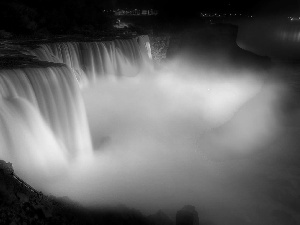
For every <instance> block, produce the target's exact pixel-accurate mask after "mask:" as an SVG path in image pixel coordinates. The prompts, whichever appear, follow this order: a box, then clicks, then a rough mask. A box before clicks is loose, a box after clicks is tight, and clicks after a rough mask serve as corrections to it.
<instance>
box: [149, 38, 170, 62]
mask: <svg viewBox="0 0 300 225" xmlns="http://www.w3.org/2000/svg"><path fill="white" fill-rule="evenodd" d="M149 38H150V43H151V54H152V58H153V60H154V62H155V63H157V64H160V63H162V62H163V61H164V60H165V59H166V57H167V51H168V47H169V42H170V35H169V34H161V35H150V36H149Z"/></svg>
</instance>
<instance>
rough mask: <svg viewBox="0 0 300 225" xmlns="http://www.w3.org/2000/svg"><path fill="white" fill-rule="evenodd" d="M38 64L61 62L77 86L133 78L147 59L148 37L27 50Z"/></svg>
mask: <svg viewBox="0 0 300 225" xmlns="http://www.w3.org/2000/svg"><path fill="white" fill-rule="evenodd" d="M29 54H31V55H34V56H36V57H37V58H38V59H39V60H41V61H48V62H55V63H64V64H66V65H67V66H69V67H70V68H71V70H72V71H73V74H74V75H75V77H76V79H77V80H78V82H79V84H80V85H85V84H87V83H89V82H93V81H95V80H97V79H98V78H102V77H106V78H115V77H121V76H136V75H137V74H138V73H139V72H140V71H141V69H142V68H144V66H145V64H146V63H148V62H149V61H150V60H151V58H152V56H151V49H150V43H149V38H148V36H139V37H136V38H131V39H125V40H119V39H117V40H113V41H103V42H57V43H46V44H41V45H39V46H38V47H37V48H35V49H32V50H30V51H29Z"/></svg>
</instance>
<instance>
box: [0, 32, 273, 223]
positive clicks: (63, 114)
mask: <svg viewBox="0 0 300 225" xmlns="http://www.w3.org/2000/svg"><path fill="white" fill-rule="evenodd" d="M192 47H194V46H192ZM26 53H27V54H31V55H34V56H36V57H37V58H38V59H39V60H41V61H48V62H52V63H50V64H49V65H48V66H45V67H40V66H39V67H37V66H36V67H34V66H32V67H26V68H18V69H2V70H0V96H1V99H0V126H1V127H0V158H3V159H4V160H7V161H11V162H12V163H13V164H14V167H15V169H16V171H17V174H20V175H23V174H22V172H23V171H24V174H25V175H24V176H22V178H24V180H26V181H28V182H29V183H30V184H32V186H33V187H35V188H37V189H40V190H43V191H45V192H46V193H47V192H48V193H49V192H51V193H52V194H54V195H56V196H65V195H67V196H69V197H70V198H71V199H73V200H76V201H78V202H80V203H82V204H87V205H89V206H91V205H93V204H96V205H98V204H103V205H106V204H108V205H110V204H114V203H116V204H119V203H122V204H126V205H128V206H130V207H137V208H139V209H140V210H142V211H144V212H147V211H148V212H151V211H152V212H153V210H157V209H158V208H162V209H167V210H169V212H170V211H173V212H174V210H176V209H178V208H180V207H182V205H183V204H187V203H188V204H193V205H196V206H197V207H202V206H203V205H204V207H206V206H207V208H206V209H204V213H205V210H206V211H207V213H208V215H211V218H213V222H215V221H216V223H215V224H223V223H224V221H226V223H227V224H242V223H234V222H232V221H235V220H234V219H235V215H236V214H240V215H239V217H240V218H244V216H243V215H244V214H245V215H247V216H248V212H251V211H253V209H255V210H257V209H260V211H259V213H253V216H252V218H251V220H252V221H255V222H260V221H261V215H266V214H267V213H269V203H270V202H271V200H270V201H267V202H265V201H263V202H262V201H261V200H257V196H258V194H262V193H260V192H259V191H260V190H257V189H256V188H257V187H256V186H255V185H253V184H256V183H259V184H262V185H265V186H266V187H268V188H273V185H269V184H267V183H266V179H265V177H267V176H269V177H271V176H273V174H274V173H273V171H272V170H271V169H269V167H265V166H264V164H263V163H262V164H260V163H259V161H257V162H256V161H255V159H252V158H251V157H250V158H248V159H247V158H244V159H243V160H234V159H233V158H232V161H230V160H231V156H232V155H234V156H235V155H237V157H240V156H241V155H247V154H249V155H251V154H253V155H254V154H255V153H256V152H259V151H260V150H261V148H263V147H264V146H265V145H268V144H269V143H270V140H273V137H274V136H275V135H277V134H276V132H277V129H278V127H277V123H276V119H277V118H276V115H275V113H274V111H275V110H274V104H273V102H274V101H275V100H276V93H277V91H275V90H273V87H272V85H271V86H270V87H269V88H267V91H265V92H263V91H262V89H263V79H264V78H263V75H264V74H263V73H261V74H259V76H257V75H256V72H255V71H254V70H253V71H254V72H253V71H250V70H245V71H241V70H233V69H231V68H226V69H227V70H226V69H223V68H222V70H218V69H212V68H209V69H208V68H207V65H206V67H204V66H203V67H202V64H201V65H192V63H191V64H187V65H184V63H183V62H184V60H183V59H182V58H180V57H179V59H177V61H176V60H174V61H172V62H170V63H169V64H167V65H166V67H164V68H163V69H162V70H159V71H154V70H146V69H145V70H143V69H144V67H147V63H148V62H151V49H150V44H149V39H148V37H146V36H142V37H137V38H133V39H127V40H115V41H109V42H60V43H47V44H41V45H39V46H38V47H37V48H35V49H31V50H26ZM53 62H54V63H53ZM56 63H60V64H56ZM62 64H64V65H62ZM199 64H200V63H199ZM212 65H213V64H212ZM143 72H145V73H143ZM146 72H147V73H146ZM137 74H141V75H143V74H145V75H144V76H139V77H140V79H119V78H122V77H123V76H134V75H137ZM147 75H151V76H147ZM102 78H103V79H102ZM111 79H113V81H111ZM115 79H116V80H117V82H115ZM97 80H99V82H95V81H97ZM89 84H91V85H90V86H89V87H88V88H82V89H80V88H79V87H82V86H85V85H89ZM276 88H277V87H276ZM276 88H275V89H276ZM82 99H83V100H82ZM249 100H250V101H249ZM247 104H248V106H247ZM86 115H87V116H86ZM87 119H88V122H89V125H90V127H88V124H87ZM224 124H225V125H224ZM90 133H91V135H90ZM90 139H93V141H94V140H96V143H94V142H93V144H94V146H93V147H94V148H95V150H97V149H99V150H100V151H94V152H93V153H94V154H91V155H92V157H81V156H85V155H86V154H89V153H91V152H92V150H93V147H92V145H91V141H90ZM68 156H69V157H68ZM70 156H71V157H73V159H74V158H75V159H77V160H69V159H70V158H71V157H70ZM225 156H227V157H229V160H226V157H225ZM258 158H259V159H260V158H261V157H258ZM266 158H267V157H266ZM11 159H13V160H11ZM224 159H225V160H224ZM218 160H220V161H218ZM24 168H25V169H24ZM253 168H254V169H253ZM53 170H54V171H53ZM55 171H56V173H55ZM261 171H264V173H265V176H260V174H261V173H260V174H259V175H257V174H256V172H261ZM37 172H41V174H40V175H41V176H39V177H36V176H35V174H36V173H37ZM64 172H65V173H66V174H64ZM56 174H59V175H60V176H59V177H58V179H56V180H55V179H49V177H51V176H53V175H55V176H56ZM245 177H246V178H249V179H252V178H253V179H252V180H249V181H248V180H247V179H246V180H245V179H244V178H245ZM41 178H45V179H43V181H44V182H41ZM56 178H57V177H56ZM254 179H255V180H254ZM250 181H251V182H250ZM253 181H255V182H253ZM257 181H258V182H257ZM266 190H267V189H266ZM266 192H267V191H266ZM224 193H226V194H224ZM267 197H268V196H267ZM263 199H268V198H263ZM248 202H249V204H247V203H248ZM220 203H222V204H220ZM255 210H254V211H255ZM211 212H212V213H211ZM236 212H237V213H236ZM262 212H263V214H262ZM171 213H172V212H171ZM210 213H211V214H210ZM231 214H232V215H234V216H230V215H231ZM257 215H258V216H257ZM250 216H251V215H250ZM228 217H231V218H233V220H231V218H228ZM247 218H248V217H247ZM214 220H215V221H214ZM267 220H268V219H266V220H264V221H263V222H262V223H253V224H273V223H267V222H266V223H264V222H265V221H267ZM218 222H219V223H218ZM244 224H249V223H244Z"/></svg>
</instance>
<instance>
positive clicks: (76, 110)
mask: <svg viewBox="0 0 300 225" xmlns="http://www.w3.org/2000/svg"><path fill="white" fill-rule="evenodd" d="M0 95H1V105H2V106H1V108H0V110H1V115H0V117H1V123H2V125H3V126H2V127H1V137H0V138H2V141H1V143H2V148H1V152H3V151H4V150H5V149H9V150H11V149H15V148H17V147H18V146H16V147H12V145H13V144H14V142H15V141H16V140H15V139H18V136H15V135H14V134H13V133H14V132H16V133H20V132H21V131H20V130H19V128H18V127H23V128H24V129H23V128H22V129H23V131H24V132H23V133H24V134H22V133H21V134H20V135H28V133H31V134H37V136H38V133H39V132H41V134H40V135H43V133H49V132H50V131H51V132H52V133H53V134H54V137H55V139H56V141H57V142H58V145H60V146H63V148H66V149H68V153H67V154H68V155H69V156H75V155H78V154H80V152H83V151H89V150H91V141H90V135H89V128H88V123H87V119H86V113H85V108H84V104H83V101H82V98H81V93H80V91H79V88H78V85H77V82H76V79H74V76H73V74H72V73H71V71H70V70H69V69H68V68H67V67H65V66H59V67H54V66H53V67H47V68H19V69H10V70H8V69H7V70H0ZM28 112H32V113H28ZM17 121H19V122H17ZM43 123H44V124H45V126H47V127H45V128H43V129H42V128H41V127H44V126H43V125H42V124H43ZM34 127H35V128H38V129H35V130H34V131H32V130H33V129H34ZM43 130H44V131H45V132H43ZM5 136H7V137H5ZM19 147H20V146H19ZM19 151H20V150H19ZM41 151H42V150H41Z"/></svg>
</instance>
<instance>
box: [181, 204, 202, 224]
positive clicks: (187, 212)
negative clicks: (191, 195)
mask: <svg viewBox="0 0 300 225" xmlns="http://www.w3.org/2000/svg"><path fill="white" fill-rule="evenodd" d="M176 225H200V223H199V216H198V212H197V211H196V209H195V207H194V206H192V205H186V206H184V207H183V208H182V209H181V210H179V211H178V212H177V213H176Z"/></svg>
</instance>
